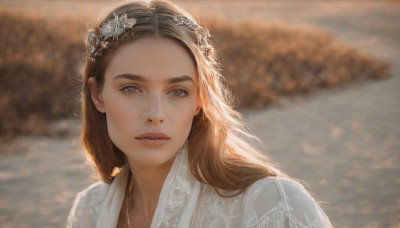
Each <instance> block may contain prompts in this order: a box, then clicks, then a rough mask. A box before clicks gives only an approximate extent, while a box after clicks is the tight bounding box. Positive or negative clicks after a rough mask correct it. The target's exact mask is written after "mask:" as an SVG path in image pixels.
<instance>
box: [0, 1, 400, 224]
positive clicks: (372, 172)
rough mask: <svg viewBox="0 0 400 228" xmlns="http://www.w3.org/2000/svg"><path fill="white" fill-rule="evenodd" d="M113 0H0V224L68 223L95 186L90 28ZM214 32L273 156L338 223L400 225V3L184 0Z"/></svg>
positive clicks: (226, 70) (241, 103) (243, 104)
mask: <svg viewBox="0 0 400 228" xmlns="http://www.w3.org/2000/svg"><path fill="white" fill-rule="evenodd" d="M116 3H118V1H84V0H70V1H49V0H48V1H43V0H42V1H40V0H36V1H33V0H31V1H29V0H20V1H7V0H3V1H1V2H0V224H1V227H63V226H65V222H66V218H67V215H68V212H69V210H70V208H71V206H72V202H73V199H74V197H75V195H76V194H77V193H78V192H79V191H81V190H83V189H84V188H85V187H87V186H88V185H89V184H90V183H92V182H93V181H94V178H95V177H92V171H91V169H90V167H89V166H88V165H87V162H86V158H85V156H84V153H83V151H82V148H81V145H80V142H79V131H80V120H79V90H80V76H81V68H82V63H83V60H84V58H85V54H84V50H85V48H84V43H83V39H84V34H85V31H86V30H87V29H88V28H90V27H91V26H92V25H93V24H94V23H95V22H96V21H97V20H98V18H99V17H100V15H102V14H104V13H106V12H107V11H108V10H110V9H112V8H113V6H114V5H115V4H116ZM175 3H177V4H178V5H180V6H182V7H183V8H184V9H186V10H188V11H189V12H191V13H192V14H193V15H194V16H195V18H197V19H198V20H199V23H200V24H201V25H204V26H206V27H208V28H209V30H210V31H211V34H212V35H213V37H212V41H213V43H214V44H215V46H216V49H217V51H218V56H219V59H220V62H221V64H222V71H223V74H224V76H225V77H226V79H227V80H226V82H227V85H228V86H229V87H230V88H231V89H232V91H233V94H234V96H235V97H236V103H235V106H236V108H237V109H238V110H239V111H240V112H241V113H243V115H244V117H245V119H246V121H247V122H248V123H249V126H250V128H251V129H252V131H253V133H254V134H256V135H257V136H258V137H259V138H260V139H261V140H262V141H263V142H264V143H265V151H266V154H267V155H268V156H269V157H270V158H271V159H272V160H273V161H275V162H277V163H278V164H279V165H280V167H281V169H282V170H283V171H285V172H287V173H288V174H289V175H291V176H292V177H295V178H297V179H300V180H303V181H304V183H307V184H306V187H307V189H308V190H309V191H310V192H311V193H312V195H313V196H314V197H315V198H316V200H317V201H319V202H320V205H321V207H322V208H323V209H324V210H325V212H326V213H327V215H328V216H329V217H330V219H331V222H332V223H333V225H334V227H400V166H399V158H400V145H399V144H400V143H399V140H400V77H399V76H400V62H399V59H400V52H399V50H400V45H399V40H400V24H399V21H400V2H399V1H362V0H358V1H305V0H301V1H293V0H292V1H291V0H280V1H272V0H271V1H222V0H216V1H195V0H192V1H175Z"/></svg>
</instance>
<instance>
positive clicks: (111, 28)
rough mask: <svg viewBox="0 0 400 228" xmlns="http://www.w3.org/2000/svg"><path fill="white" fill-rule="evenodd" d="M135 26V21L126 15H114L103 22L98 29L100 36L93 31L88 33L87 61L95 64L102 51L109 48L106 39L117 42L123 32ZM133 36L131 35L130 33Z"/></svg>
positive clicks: (108, 42)
mask: <svg viewBox="0 0 400 228" xmlns="http://www.w3.org/2000/svg"><path fill="white" fill-rule="evenodd" d="M135 24H136V19H134V18H128V15H127V14H126V13H124V14H122V15H121V16H118V15H115V13H114V18H113V19H109V20H108V21H106V22H104V23H103V24H102V25H101V27H100V35H97V32H96V31H94V30H91V31H89V34H88V50H89V59H90V60H91V61H92V62H95V57H96V56H101V55H102V54H103V53H102V49H104V48H107V47H108V46H110V44H111V42H110V41H107V39H108V38H111V37H112V38H113V40H118V37H119V36H120V35H121V34H122V33H124V32H125V30H126V29H127V28H128V29H131V28H133V26H134V25H135ZM132 35H133V33H132Z"/></svg>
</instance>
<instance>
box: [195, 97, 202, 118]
mask: <svg viewBox="0 0 400 228" xmlns="http://www.w3.org/2000/svg"><path fill="white" fill-rule="evenodd" d="M200 109H201V104H200V101H198V102H197V107H196V112H195V114H194V115H195V116H197V115H198V114H199V112H200Z"/></svg>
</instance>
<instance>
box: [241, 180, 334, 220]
mask: <svg viewBox="0 0 400 228" xmlns="http://www.w3.org/2000/svg"><path fill="white" fill-rule="evenodd" d="M245 213H247V215H245V216H246V217H245V218H246V219H245V227H260V228H261V227H274V228H278V227H290V228H295V227H296V228H297V227H299V228H300V227H302V228H303V227H310V228H311V227H315V228H316V227H318V228H319V227H323V228H325V227H332V225H331V223H330V221H329V219H328V217H327V216H326V214H325V213H324V211H323V210H322V209H321V208H320V207H319V205H318V203H317V202H316V201H315V200H314V198H313V197H312V196H311V195H310V194H309V193H308V192H307V190H305V189H304V187H303V186H302V185H301V184H299V183H297V182H294V181H291V180H288V179H283V178H275V177H268V178H265V179H262V180H259V181H257V182H256V183H255V184H254V185H253V186H252V187H251V188H250V189H249V191H248V192H247V193H246V202H245Z"/></svg>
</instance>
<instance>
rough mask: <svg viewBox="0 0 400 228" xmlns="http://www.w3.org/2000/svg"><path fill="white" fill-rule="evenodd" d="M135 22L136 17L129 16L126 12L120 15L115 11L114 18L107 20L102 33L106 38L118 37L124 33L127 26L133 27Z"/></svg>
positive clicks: (101, 30) (102, 27)
mask: <svg viewBox="0 0 400 228" xmlns="http://www.w3.org/2000/svg"><path fill="white" fill-rule="evenodd" d="M135 24H136V19H134V18H128V15H126V13H124V14H122V15H121V16H120V17H119V16H117V15H115V13H114V19H110V20H108V21H107V22H105V23H104V24H103V25H102V26H101V28H100V33H101V35H102V36H103V37H104V39H105V40H106V39H108V38H110V37H113V38H116V39H118V36H119V35H121V34H122V33H124V32H125V29H126V28H133V26H134V25H135Z"/></svg>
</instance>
